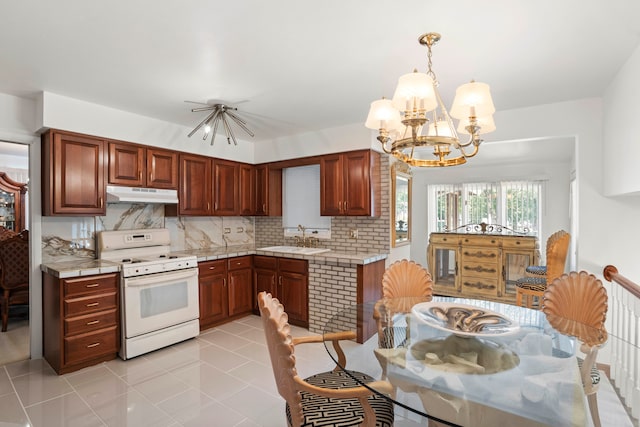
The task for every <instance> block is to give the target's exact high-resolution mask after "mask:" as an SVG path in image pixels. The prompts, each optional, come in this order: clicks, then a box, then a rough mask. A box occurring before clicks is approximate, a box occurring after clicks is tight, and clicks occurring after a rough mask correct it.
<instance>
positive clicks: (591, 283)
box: [542, 271, 608, 427]
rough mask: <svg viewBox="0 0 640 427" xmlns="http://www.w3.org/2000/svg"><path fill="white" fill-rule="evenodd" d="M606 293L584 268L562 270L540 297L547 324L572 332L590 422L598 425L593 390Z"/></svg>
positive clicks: (595, 388)
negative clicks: (579, 269) (579, 343)
mask: <svg viewBox="0 0 640 427" xmlns="http://www.w3.org/2000/svg"><path fill="white" fill-rule="evenodd" d="M607 308H608V297H607V290H606V289H605V288H604V286H603V285H602V282H601V281H600V280H599V279H597V278H596V277H595V276H594V275H593V274H589V273H587V272H586V271H581V272H579V273H578V272H575V271H572V272H570V273H569V274H563V275H562V276H560V277H558V278H556V279H555V280H553V281H552V282H551V283H550V284H549V286H548V287H547V289H546V291H545V292H544V295H543V298H542V311H543V312H544V313H545V315H546V316H547V319H548V321H549V323H550V324H551V326H553V328H554V329H556V330H557V331H558V332H561V333H563V334H565V335H571V336H575V337H576V338H577V339H578V340H579V341H580V342H581V346H580V351H581V352H582V353H584V354H585V358H584V359H582V358H578V366H579V367H580V375H581V377H582V386H583V389H584V392H585V394H586V395H587V400H588V402H589V411H590V412H591V418H592V419H593V424H594V426H596V427H599V426H600V416H599V414H598V400H597V396H596V392H597V391H598V384H599V383H600V372H599V371H598V369H597V367H596V357H597V355H598V349H599V348H600V347H601V346H602V345H604V343H605V342H606V341H607V330H606V328H605V326H604V322H605V320H606V318H607Z"/></svg>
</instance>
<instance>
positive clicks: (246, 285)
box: [198, 255, 253, 330]
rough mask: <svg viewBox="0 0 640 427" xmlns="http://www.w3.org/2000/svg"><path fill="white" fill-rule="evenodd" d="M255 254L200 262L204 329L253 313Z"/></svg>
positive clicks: (201, 326)
mask: <svg viewBox="0 0 640 427" xmlns="http://www.w3.org/2000/svg"><path fill="white" fill-rule="evenodd" d="M251 261H252V260H251V255H248V256H241V257H233V258H228V259H219V260H215V261H204V262H200V263H198V282H199V289H200V292H199V297H200V330H204V329H207V328H210V327H212V326H215V325H219V324H221V323H225V322H227V321H229V320H233V319H235V318H237V317H240V316H243V315H245V314H247V313H251V309H252V307H253V270H252V262H251Z"/></svg>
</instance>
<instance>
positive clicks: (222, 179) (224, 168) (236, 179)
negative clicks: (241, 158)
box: [213, 159, 240, 216]
mask: <svg viewBox="0 0 640 427" xmlns="http://www.w3.org/2000/svg"><path fill="white" fill-rule="evenodd" d="M239 192H240V165H239V164H238V163H236V162H231V161H228V160H219V159H214V160H213V214H214V215H219V216H234V215H238V212H239V211H240V209H239V201H240V197H239Z"/></svg>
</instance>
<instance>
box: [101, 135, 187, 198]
mask: <svg viewBox="0 0 640 427" xmlns="http://www.w3.org/2000/svg"><path fill="white" fill-rule="evenodd" d="M109 184H114V185H126V186H130V187H150V188H168V189H177V188H178V153H177V152H175V151H171V150H163V149H156V148H150V147H144V146H141V145H137V144H130V143H126V142H115V141H109Z"/></svg>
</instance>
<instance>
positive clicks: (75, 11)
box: [0, 0, 640, 141]
mask: <svg viewBox="0 0 640 427" xmlns="http://www.w3.org/2000/svg"><path fill="white" fill-rule="evenodd" d="M638 17H640V1H637V0H607V1H603V0H562V1H558V0H538V1H531V0H493V1H491V2H480V1H477V0H475V1H472V0H457V1H447V0H439V1H431V0H403V1H400V2H391V1H383V0H324V1H314V2H311V1H300V0H277V1H264V0H236V1H225V2H222V1H212V0H185V1H157V0H113V1H106V2H95V1H86V0H57V1H50V0H21V1H4V2H2V3H0V52H1V54H0V64H1V65H0V92H4V93H8V94H12V95H18V96H25V97H31V96H34V95H35V94H37V93H38V92H40V91H49V92H53V93H56V94H60V95H65V96H69V97H73V98H77V99H81V100H85V101H89V102H94V103H98V104H103V105H106V106H110V107H114V108H117V109H122V110H126V111H131V112H135V113H138V114H142V115H146V116H150V117H155V118H158V119H162V120H166V121H169V122H175V123H179V124H183V125H185V126H189V127H194V126H195V125H196V124H197V123H198V122H199V121H200V120H201V119H202V118H203V117H204V115H205V113H198V114H196V113H192V112H191V111H190V109H191V108H192V107H193V105H192V104H188V103H185V102H184V101H185V100H191V101H199V102H211V101H212V100H218V101H224V102H228V103H231V104H236V103H237V106H238V108H239V112H240V113H241V115H242V116H243V117H244V118H246V119H247V121H248V123H249V127H250V128H251V129H252V130H254V132H255V134H256V136H255V138H254V140H255V141H260V140H264V139H272V138H274V137H278V136H284V135H290V134H295V133H299V132H304V131H311V130H315V129H321V128H327V127H334V126H340V125H345V124H351V123H358V122H364V119H365V117H366V114H367V111H368V108H369V103H370V102H371V101H373V100H375V99H377V98H380V97H381V96H382V95H386V96H387V97H389V96H391V95H392V92H393V89H394V87H395V84H396V81H397V78H398V76H400V75H401V74H404V73H406V72H410V71H411V70H412V69H413V68H418V69H419V70H420V71H426V66H427V60H426V49H425V48H424V47H423V46H420V45H419V44H418V42H417V39H418V36H419V35H420V34H422V33H425V32H429V31H436V32H440V33H441V34H442V40H441V41H440V43H439V44H438V45H436V46H435V47H434V52H433V69H434V71H435V73H436V75H437V77H438V79H439V81H440V90H441V94H442V95H443V98H444V101H445V103H446V104H447V105H450V103H451V100H452V97H453V93H454V91H455V88H456V87H457V86H458V85H460V84H462V83H465V82H468V81H469V80H471V79H475V80H477V81H482V82H486V83H489V84H490V85H491V88H492V94H493V98H494V103H495V105H496V108H497V109H498V110H506V109H512V108H518V107H523V106H529V105H539V104H546V103H553V102H559V101H566V100H573V99H580V98H585V97H594V96H601V95H602V94H603V92H604V90H605V88H606V86H607V85H608V83H609V82H610V81H611V80H612V78H613V77H614V75H615V74H616V72H617V71H618V70H619V69H620V67H621V66H622V65H623V63H624V62H625V61H626V60H627V58H628V57H629V56H630V54H631V53H632V52H633V50H634V49H635V48H636V47H637V46H638V44H639V41H640V19H638ZM498 125H499V124H498ZM237 136H238V137H240V138H242V139H245V138H244V137H245V135H243V134H242V131H240V130H239V129H238V130H237ZM247 139H248V138H247ZM486 139H487V140H489V139H490V138H489V137H488V136H487V138H486Z"/></svg>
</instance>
